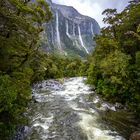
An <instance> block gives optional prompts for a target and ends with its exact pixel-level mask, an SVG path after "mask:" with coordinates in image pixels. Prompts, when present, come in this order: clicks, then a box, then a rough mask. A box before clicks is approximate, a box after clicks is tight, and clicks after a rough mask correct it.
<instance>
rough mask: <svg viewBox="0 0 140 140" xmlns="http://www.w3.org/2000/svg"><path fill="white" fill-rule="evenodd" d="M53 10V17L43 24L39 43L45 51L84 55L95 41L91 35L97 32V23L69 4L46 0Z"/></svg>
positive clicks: (98, 29) (98, 30) (98, 28)
mask: <svg viewBox="0 0 140 140" xmlns="http://www.w3.org/2000/svg"><path fill="white" fill-rule="evenodd" d="M47 2H48V3H49V5H50V8H51V10H52V12H53V19H52V20H51V21H50V22H49V23H47V24H46V25H45V31H44V33H43V34H42V40H41V44H42V46H43V48H44V49H45V50H47V51H55V52H60V53H63V54H65V55H79V56H82V57H84V56H86V55H87V54H89V53H90V52H91V51H92V50H93V47H94V46H95V42H94V41H93V36H94V35H95V34H99V32H100V27H99V25H98V23H97V22H96V21H95V20H94V19H92V18H90V17H88V16H83V15H81V14H80V13H78V11H77V10H76V9H74V8H73V7H70V6H64V5H58V4H55V3H52V1H51V0H47Z"/></svg>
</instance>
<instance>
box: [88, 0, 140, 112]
mask: <svg viewBox="0 0 140 140" xmlns="http://www.w3.org/2000/svg"><path fill="white" fill-rule="evenodd" d="M139 11H140V2H139V1H137V0H133V1H130V3H129V5H128V6H127V7H126V8H125V9H124V10H123V11H122V12H121V13H117V11H116V9H106V10H105V11H104V12H103V15H105V16H106V17H105V18H104V19H103V21H104V22H105V23H106V24H107V25H108V26H107V27H105V28H103V29H102V30H101V35H99V36H96V43H97V46H96V47H95V50H94V51H93V53H92V55H91V57H90V58H89V62H90V66H89V69H88V70H87V75H88V83H90V84H93V85H95V87H96V92H97V93H99V94H101V95H102V96H103V97H104V98H105V99H106V100H108V101H111V102H121V103H122V104H124V105H126V106H128V107H130V108H131V109H132V110H135V111H136V112H137V114H139V112H140V12H139ZM139 115H140V114H139Z"/></svg>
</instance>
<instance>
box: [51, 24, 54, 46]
mask: <svg viewBox="0 0 140 140" xmlns="http://www.w3.org/2000/svg"><path fill="white" fill-rule="evenodd" d="M53 36H54V35H53V26H52V25H51V41H52V44H54V41H53Z"/></svg>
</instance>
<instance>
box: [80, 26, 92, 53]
mask: <svg viewBox="0 0 140 140" xmlns="http://www.w3.org/2000/svg"><path fill="white" fill-rule="evenodd" d="M78 33H79V40H80V43H81V46H82V47H83V48H84V49H85V51H86V52H87V53H88V54H89V52H88V50H87V48H86V47H85V46H84V43H83V40H82V36H81V30H80V26H79V25H78Z"/></svg>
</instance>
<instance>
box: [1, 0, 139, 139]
mask: <svg viewBox="0 0 140 140" xmlns="http://www.w3.org/2000/svg"><path fill="white" fill-rule="evenodd" d="M139 11H140V2H139V1H137V0H133V1H130V3H129V5H128V6H127V7H126V8H125V9H124V10H123V11H122V12H121V13H117V10H116V9H107V10H105V11H104V12H103V14H104V15H105V16H106V17H105V18H104V19H103V21H104V22H105V23H106V24H107V26H106V27H105V28H103V29H102V30H101V34H100V35H98V36H96V37H95V39H96V47H95V49H94V50H93V52H92V54H91V55H90V56H88V58H87V60H81V59H80V58H68V57H66V56H61V55H59V54H49V53H45V52H43V51H42V49H41V46H40V44H39V40H40V34H41V32H42V31H43V23H46V22H49V20H51V18H52V13H51V11H50V9H49V6H48V5H47V3H46V2H45V1H44V0H37V1H36V2H35V3H32V2H31V1H30V0H0V139H8V138H9V136H10V135H12V133H13V131H14V130H15V128H16V126H18V125H21V124H25V123H27V120H26V117H25V115H24V112H26V109H27V106H28V103H29V101H30V100H31V86H32V84H33V83H35V82H38V81H41V80H43V79H50V78H54V79H57V78H63V77H74V76H87V83H89V84H91V85H94V86H95V88H96V92H97V93H98V94H100V95H102V96H103V97H104V99H105V100H109V101H111V102H113V103H115V102H120V103H122V104H124V105H126V106H128V107H129V108H130V109H132V110H134V111H136V112H137V115H140V114H139V112H140V93H139V90H140V86H139V85H140V12H139Z"/></svg>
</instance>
